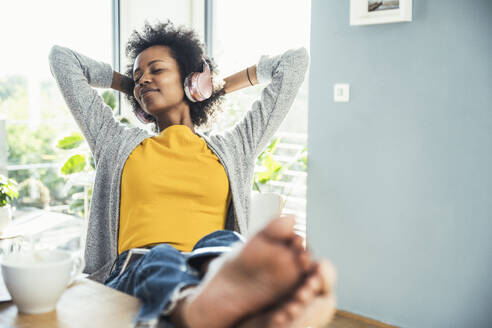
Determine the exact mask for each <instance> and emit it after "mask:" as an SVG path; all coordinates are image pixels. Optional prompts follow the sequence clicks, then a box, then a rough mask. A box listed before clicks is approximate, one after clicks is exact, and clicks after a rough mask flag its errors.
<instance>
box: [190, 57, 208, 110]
mask: <svg viewBox="0 0 492 328" xmlns="http://www.w3.org/2000/svg"><path fill="white" fill-rule="evenodd" d="M184 91H185V94H186V97H188V99H189V100H190V101H192V102H197V101H204V100H206V99H208V98H210V96H212V91H213V85H212V76H211V74H210V67H209V66H208V64H207V62H206V61H205V60H203V72H194V73H191V74H190V75H188V76H187V77H186V78H185V81H184Z"/></svg>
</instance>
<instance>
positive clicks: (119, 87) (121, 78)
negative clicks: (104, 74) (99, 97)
mask: <svg viewBox="0 0 492 328" xmlns="http://www.w3.org/2000/svg"><path fill="white" fill-rule="evenodd" d="M134 86H135V82H133V81H132V79H130V78H129V77H128V76H126V75H123V74H120V73H118V72H116V71H114V72H113V82H111V89H114V90H116V91H119V92H123V93H126V94H128V95H132V94H133V88H134Z"/></svg>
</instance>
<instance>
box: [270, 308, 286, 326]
mask: <svg viewBox="0 0 492 328" xmlns="http://www.w3.org/2000/svg"><path fill="white" fill-rule="evenodd" d="M287 320H288V317H287V313H286V312H285V311H277V312H275V313H274V314H273V316H272V325H273V327H283V326H284V325H285V324H286V323H287Z"/></svg>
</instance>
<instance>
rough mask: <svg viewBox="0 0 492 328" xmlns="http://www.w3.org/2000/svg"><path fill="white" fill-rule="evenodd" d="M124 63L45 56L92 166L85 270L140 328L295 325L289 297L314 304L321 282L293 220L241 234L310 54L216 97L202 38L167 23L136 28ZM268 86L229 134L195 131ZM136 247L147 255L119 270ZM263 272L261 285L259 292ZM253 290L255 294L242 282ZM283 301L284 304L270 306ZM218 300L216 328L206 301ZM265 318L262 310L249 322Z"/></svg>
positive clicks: (234, 82) (258, 71)
mask: <svg viewBox="0 0 492 328" xmlns="http://www.w3.org/2000/svg"><path fill="white" fill-rule="evenodd" d="M126 54H127V56H128V57H129V62H130V64H129V65H128V67H127V71H126V74H125V75H121V74H119V73H117V72H113V70H112V68H111V66H110V65H109V64H106V63H102V62H97V61H95V60H93V59H90V58H88V57H86V56H84V55H82V54H80V53H77V52H75V51H72V50H70V49H67V48H64V47H60V46H54V47H53V48H52V50H51V52H50V58H49V59H50V67H51V71H52V73H53V75H54V77H55V79H56V81H57V83H58V86H59V88H60V91H61V93H62V94H63V97H64V99H65V101H66V103H67V105H68V107H69V108H70V111H71V112H72V114H73V116H74V118H75V120H76V122H77V124H78V126H79V128H80V130H81V131H82V133H83V134H84V137H85V138H86V140H87V142H88V144H89V146H90V148H91V151H92V153H93V156H94V160H95V164H96V179H95V183H94V187H93V194H92V202H91V210H90V217H89V222H88V232H87V242H86V246H85V259H86V263H87V266H86V269H85V272H86V273H89V274H90V278H91V279H94V280H96V281H99V282H104V283H105V284H107V285H108V286H111V287H113V288H116V289H119V290H121V291H124V292H127V293H129V294H131V295H134V296H137V297H139V298H140V299H141V300H142V301H143V305H142V308H141V309H140V312H139V314H138V323H139V324H143V323H147V324H151V323H155V322H156V318H157V317H158V316H159V315H165V316H167V318H168V319H169V320H170V321H171V322H173V323H174V324H176V325H178V326H190V327H200V326H203V327H229V326H232V325H233V324H236V323H238V322H239V320H243V323H244V324H246V325H247V324H248V322H249V324H251V323H254V324H257V323H258V322H259V321H258V320H263V321H261V322H263V323H264V322H271V321H272V320H271V318H275V316H273V315H274V314H277V316H276V317H277V322H280V323H282V322H284V323H292V322H294V321H293V320H294V319H295V318H296V314H297V315H299V311H297V312H296V310H292V308H297V309H299V308H300V307H302V306H301V305H302V304H303V303H302V302H298V300H300V299H301V298H302V297H299V298H295V297H294V296H293V295H294V294H293V293H294V292H296V293H298V295H302V293H304V294H305V296H306V295H308V296H307V297H304V299H305V300H306V299H310V297H309V295H311V296H313V295H315V294H321V293H322V292H323V293H325V294H324V295H325V296H327V295H328V291H327V289H328V287H327V286H330V283H329V282H328V280H329V279H328V278H329V277H328V276H329V274H326V273H325V274H324V275H323V274H322V265H321V264H319V263H318V264H315V263H314V262H312V261H311V260H310V257H309V253H308V252H307V251H304V250H303V248H302V246H301V245H302V239H300V237H297V236H296V235H295V234H294V233H293V224H294V223H293V219H292V218H288V219H287V220H286V219H277V220H274V221H273V222H272V223H271V224H270V225H269V226H267V227H266V228H265V229H264V230H262V231H260V232H259V233H258V234H257V235H255V236H254V237H253V238H251V240H250V241H248V242H247V243H246V244H245V240H244V238H243V237H242V236H241V233H245V232H246V230H247V226H248V222H247V220H248V217H247V213H248V207H249V201H250V199H249V196H250V191H251V184H252V177H253V168H254V163H255V159H256V157H257V155H258V154H259V153H260V152H261V150H262V149H263V148H264V147H265V146H266V145H267V143H268V141H269V140H270V139H271V137H272V136H273V134H274V133H275V132H276V130H277V129H278V127H279V125H280V123H281V122H282V120H283V119H284V117H285V115H286V114H287V112H288V110H289V108H290V106H291V104H292V102H293V101H294V98H295V96H296V94H297V91H298V89H299V87H300V85H301V83H302V81H303V79H304V75H305V72H306V69H307V63H308V56H307V52H306V50H305V49H298V50H289V51H287V52H285V53H284V54H282V55H279V56H276V57H271V58H270V57H268V56H263V57H262V58H261V59H260V60H259V62H258V65H256V66H252V67H249V68H247V69H246V70H244V71H241V72H239V73H237V74H235V75H233V76H230V77H228V78H226V79H225V84H224V86H223V87H221V88H219V89H218V91H216V92H212V85H211V84H213V83H212V82H211V81H208V83H207V80H210V79H211V76H213V74H214V72H215V65H214V63H213V62H212V60H211V59H209V58H207V57H206V56H205V55H204V53H203V45H202V44H201V43H200V41H199V39H198V37H197V36H196V34H195V33H194V32H192V31H190V30H187V29H185V28H182V27H180V28H175V27H174V26H173V25H172V24H171V23H170V22H169V21H168V22H166V23H158V24H156V25H155V26H150V25H149V24H148V23H146V24H145V27H144V30H143V33H138V32H137V31H134V33H133V34H132V36H131V37H130V40H129V42H128V45H127V48H126ZM194 73H196V74H195V76H194V75H193V74H194ZM197 75H199V77H198V79H196V76H197ZM209 75H210V76H209ZM190 81H195V84H193V83H192V82H190ZM267 81H271V82H270V83H269V84H268V85H267V86H266V87H265V89H264V90H263V91H262V96H261V99H259V100H257V101H256V102H254V104H253V106H252V109H251V110H250V111H249V112H247V113H246V115H245V116H244V118H243V119H242V120H241V121H240V122H239V123H237V124H236V125H235V126H234V127H232V128H231V129H229V130H227V131H225V132H223V133H218V134H209V133H201V132H199V131H196V130H195V127H199V126H202V125H204V124H206V123H208V121H209V119H210V118H211V117H212V116H213V115H214V114H215V113H216V111H217V109H219V108H220V103H221V99H222V97H223V95H224V94H225V93H228V92H231V91H233V90H236V89H239V88H243V87H245V86H247V85H254V84H256V83H261V82H267ZM92 87H103V88H104V87H112V88H113V89H115V90H118V91H120V92H124V93H125V94H126V95H127V98H128V100H129V101H130V103H131V104H132V107H133V111H134V113H135V114H136V115H137V117H138V118H139V119H140V120H141V121H142V122H144V123H149V124H153V125H154V132H155V134H153V135H151V134H149V133H148V132H147V131H146V130H143V129H141V128H129V127H127V126H124V125H122V124H120V123H119V122H118V121H117V120H115V119H114V117H113V113H112V111H111V109H110V108H109V107H108V106H107V105H105V104H104V102H103V100H102V98H101V97H100V96H99V95H98V93H97V92H96V91H95V90H94V89H93V88H92ZM136 248H148V249H150V251H149V252H147V253H146V254H145V255H143V256H141V257H139V258H138V259H137V260H135V261H132V262H130V263H129V264H124V262H125V260H128V259H129V254H130V250H134V249H136ZM222 253H227V254H226V255H225V256H220V257H217V256H218V255H221V254H222ZM273 254H275V255H273ZM272 257H273V258H274V260H273V261H272ZM214 258H217V260H216V261H214V262H212V263H214V268H215V269H214V270H209V269H208V265H209V262H210V260H211V259H214ZM277 259H278V260H277ZM210 265H211V266H212V264H210ZM123 266H125V267H124V268H123ZM326 270H329V269H326V268H325V272H326ZM122 272H123V273H122ZM205 274H207V275H205ZM259 276H261V277H263V278H264V277H267V278H268V279H266V280H265V279H263V278H262V279H263V280H262V281H263V282H262V283H260V284H259V285H258V282H257V281H259V280H260V279H259V278H258V277H259ZM332 276H333V275H331V277H332ZM202 280H204V281H205V282H206V283H205V282H203V281H202ZM313 280H314V281H315V282H314V283H313V282H312V281H313ZM232 281H234V282H236V283H235V284H232V283H231V282H232ZM309 281H311V285H310V282H309ZM316 281H317V282H318V283H316ZM253 282H255V283H256V284H257V285H258V287H261V288H258V290H261V292H258V293H256V292H252V289H251V288H249V289H244V288H242V287H241V286H243V285H248V284H252V285H253V286H255V284H254V283H253ZM266 282H267V283H266ZM299 284H301V286H300V287H299ZM316 285H318V286H316ZM321 285H323V286H324V287H321ZM313 286H314V287H313ZM253 289H254V288H253ZM218 291H221V293H222V292H224V293H225V294H221V293H218ZM219 294H220V295H219ZM224 295H229V296H232V295H235V296H237V298H236V297H234V299H227V298H225V297H224ZM289 295H290V296H289ZM285 297H287V298H286V300H287V301H285V302H284V303H283V304H284V305H283V306H277V307H276V308H273V309H272V308H271V307H270V308H268V306H271V305H272V304H273V303H275V302H277V303H278V301H279V300H280V299H282V298H285ZM311 298H312V297H311ZM224 300H225V301H226V302H228V304H223V306H222V307H219V308H220V322H218V321H217V320H218V316H217V313H215V314H214V313H213V310H212V309H210V305H212V304H215V305H217V304H219V305H220V304H222V303H224ZM238 301H239V303H241V302H242V304H235V303H238ZM325 301H326V299H325ZM217 302H218V303H217ZM221 302H222V303H221ZM228 305H229V306H228ZM232 305H234V306H232ZM332 308H333V306H332ZM261 309H268V311H267V312H265V314H263V315H262V316H258V315H254V313H255V312H257V311H259V310H261ZM289 309H290V310H289ZM216 310H217V309H216ZM251 315H252V316H251ZM248 316H249V317H248ZM278 318H280V319H278ZM265 320H266V321H265ZM289 320H290V321H289ZM263 323H262V324H263Z"/></svg>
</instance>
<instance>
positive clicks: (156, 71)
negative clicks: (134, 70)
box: [133, 68, 164, 83]
mask: <svg viewBox="0 0 492 328" xmlns="http://www.w3.org/2000/svg"><path fill="white" fill-rule="evenodd" d="M163 70H164V69H163V68H160V69H155V70H153V71H152V73H158V72H160V71H163ZM138 80H140V77H139V78H138V79H135V80H133V82H135V83H137V81H138Z"/></svg>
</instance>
